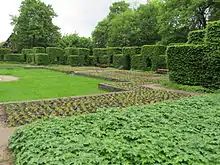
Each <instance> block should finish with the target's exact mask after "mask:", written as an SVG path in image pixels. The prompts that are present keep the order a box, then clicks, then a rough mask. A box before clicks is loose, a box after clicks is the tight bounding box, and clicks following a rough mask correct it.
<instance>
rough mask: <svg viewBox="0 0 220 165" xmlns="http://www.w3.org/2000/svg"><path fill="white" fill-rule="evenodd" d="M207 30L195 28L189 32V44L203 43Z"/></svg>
mask: <svg viewBox="0 0 220 165" xmlns="http://www.w3.org/2000/svg"><path fill="white" fill-rule="evenodd" d="M205 33H206V31H205V30H195V31H191V32H189V34H188V43H189V44H202V43H204V37H205Z"/></svg>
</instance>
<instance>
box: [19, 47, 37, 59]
mask: <svg viewBox="0 0 220 165" xmlns="http://www.w3.org/2000/svg"><path fill="white" fill-rule="evenodd" d="M31 53H34V50H33V49H22V51H21V54H23V55H24V59H25V61H26V56H27V55H28V54H31Z"/></svg>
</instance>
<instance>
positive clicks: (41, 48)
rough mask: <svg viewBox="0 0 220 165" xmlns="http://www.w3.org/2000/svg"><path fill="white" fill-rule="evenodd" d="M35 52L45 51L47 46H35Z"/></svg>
mask: <svg viewBox="0 0 220 165" xmlns="http://www.w3.org/2000/svg"><path fill="white" fill-rule="evenodd" d="M33 51H34V53H45V51H46V50H45V48H44V47H33Z"/></svg>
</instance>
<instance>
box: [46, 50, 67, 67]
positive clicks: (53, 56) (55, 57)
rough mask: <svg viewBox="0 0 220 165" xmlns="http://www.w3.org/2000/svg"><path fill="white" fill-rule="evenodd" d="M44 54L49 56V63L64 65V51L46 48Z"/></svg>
mask: <svg viewBox="0 0 220 165" xmlns="http://www.w3.org/2000/svg"><path fill="white" fill-rule="evenodd" d="M46 52H47V54H48V55H49V61H50V63H51V64H65V63H66V58H65V55H64V50H63V49H62V48H57V47H47V48H46Z"/></svg>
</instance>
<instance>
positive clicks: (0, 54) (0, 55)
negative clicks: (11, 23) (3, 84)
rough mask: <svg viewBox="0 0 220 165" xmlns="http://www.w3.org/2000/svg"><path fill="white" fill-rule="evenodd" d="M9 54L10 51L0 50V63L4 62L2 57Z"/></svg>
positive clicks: (6, 49)
mask: <svg viewBox="0 0 220 165" xmlns="http://www.w3.org/2000/svg"><path fill="white" fill-rule="evenodd" d="M10 53H11V49H8V48H0V61H3V60H4V55H5V54H10Z"/></svg>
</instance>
